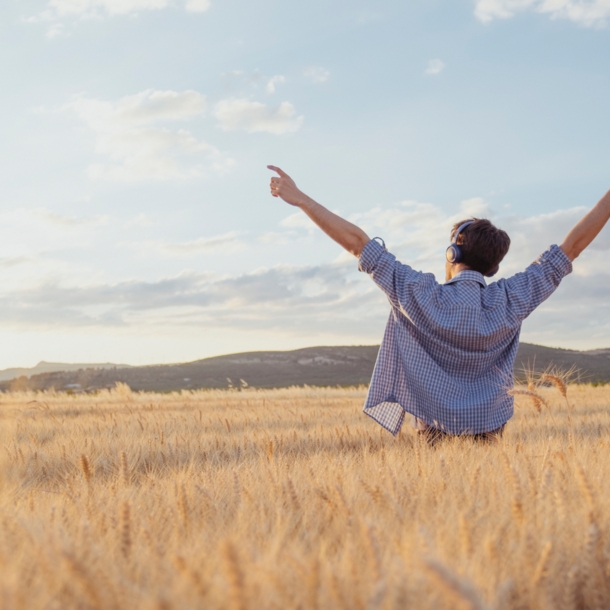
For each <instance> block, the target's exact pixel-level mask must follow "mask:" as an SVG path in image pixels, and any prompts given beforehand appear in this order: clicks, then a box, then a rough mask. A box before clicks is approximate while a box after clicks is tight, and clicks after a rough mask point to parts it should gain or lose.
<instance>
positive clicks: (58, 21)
mask: <svg viewBox="0 0 610 610" xmlns="http://www.w3.org/2000/svg"><path fill="white" fill-rule="evenodd" d="M211 5H212V4H211V2H210V0H49V2H48V4H47V8H46V9H45V10H44V11H41V12H40V13H37V14H36V15H33V16H31V17H28V18H26V19H24V21H25V22H27V23H41V22H42V23H48V24H50V25H49V27H48V29H47V34H46V35H47V38H50V39H53V38H57V37H59V36H62V35H65V32H66V31H65V24H66V21H70V22H71V23H75V22H77V21H81V20H84V19H102V18H105V17H117V16H128V15H138V14H140V13H143V12H147V11H159V10H162V9H167V8H176V7H178V8H179V7H183V9H184V10H185V11H186V12H187V13H204V12H206V11H207V10H208V9H209V8H210V7H211Z"/></svg>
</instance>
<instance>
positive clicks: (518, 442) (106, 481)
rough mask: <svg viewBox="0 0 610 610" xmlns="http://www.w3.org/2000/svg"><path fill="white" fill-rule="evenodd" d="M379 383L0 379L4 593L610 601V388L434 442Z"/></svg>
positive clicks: (176, 604)
mask: <svg viewBox="0 0 610 610" xmlns="http://www.w3.org/2000/svg"><path fill="white" fill-rule="evenodd" d="M365 392H366V390H365V389H364V388H354V389H317V388H304V389H288V390H260V391H259V390H250V389H246V390H243V391H238V390H228V391H198V392H192V393H191V392H184V393H179V394H178V393H175V394H166V395H161V394H136V393H132V392H130V391H129V389H128V388H127V387H125V386H123V387H119V388H117V389H116V390H114V391H112V392H101V393H99V394H97V395H94V396H85V395H77V396H68V395H65V394H54V393H44V394H25V393H22V394H4V395H0V403H1V404H0V417H1V418H2V420H1V428H0V429H1V432H0V434H1V435H2V445H3V451H2V457H1V458H0V459H1V460H2V461H1V465H2V470H1V479H0V485H1V500H0V524H1V527H0V562H1V570H2V571H1V580H0V583H1V584H0V607H1V608H2V609H3V610H4V609H11V610H12V609H15V610H17V609H21V608H23V609H28V610H35V609H41V610H42V609H45V610H52V609H60V608H62V609H63V608H79V609H89V608H92V609H94V608H126V609H138V608H151V609H152V608H159V609H171V608H176V609H178V608H179V609H189V608H193V609H194V608H206V609H207V608H210V609H214V608H227V609H234V610H238V609H239V610H243V609H246V608H248V609H266V608H270V609H271V608H277V609H283V608H301V609H303V610H305V609H309V608H333V609H334V608H337V609H350V610H351V609H356V610H358V609H362V610H369V609H377V608H379V609H382V608H383V609H385V608H387V609H389V608H416V609H422V608H423V609H426V608H435V609H436V608H452V609H453V608H472V609H479V608H497V609H529V608H531V609H541V608H542V609H543V608H549V609H559V610H563V609H576V608H579V609H585V608H586V609H588V608H595V609H597V608H599V609H603V608H609V607H610V586H609V584H608V583H609V582H610V511H609V508H610V484H608V482H607V481H608V475H609V473H610V460H609V459H608V455H609V448H610V435H609V432H610V415H609V411H610V387H606V388H604V387H597V388H594V387H591V386H570V387H569V388H568V393H567V401H566V399H565V398H564V397H563V396H562V395H561V393H560V391H559V390H558V389H557V388H555V387H541V388H536V392H538V393H539V394H540V395H541V396H542V397H543V398H544V399H545V401H546V404H545V403H541V402H540V401H539V400H538V404H537V405H536V402H537V399H534V400H533V401H532V400H531V399H532V397H531V396H527V395H517V396H516V400H517V409H516V415H515V417H514V418H513V420H512V421H511V422H510V423H509V425H508V427H507V430H506V433H505V436H504V438H503V440H502V441H501V442H500V443H498V444H495V445H476V444H473V443H472V442H471V441H468V440H461V439H457V440H451V441H447V442H445V443H444V444H441V445H438V446H437V447H434V448H430V447H428V446H427V445H425V444H423V443H422V442H421V441H420V440H419V439H418V438H417V437H416V436H415V435H414V434H413V433H412V432H411V431H410V430H409V429H408V427H407V426H406V425H405V428H404V430H403V432H402V433H401V435H400V436H399V437H397V438H394V437H392V436H391V435H390V434H389V433H387V432H385V431H383V430H382V429H381V428H380V427H379V426H378V425H377V424H375V423H374V422H373V421H372V420H370V419H369V418H368V417H366V416H365V415H364V414H362V412H361V406H362V403H363V401H364V397H365ZM536 406H538V407H540V409H541V412H540V413H539V412H538V410H537V408H536Z"/></svg>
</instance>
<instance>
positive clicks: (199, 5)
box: [184, 0, 212, 13]
mask: <svg viewBox="0 0 610 610" xmlns="http://www.w3.org/2000/svg"><path fill="white" fill-rule="evenodd" d="M210 6H212V3H211V2H210V0H186V4H185V5H184V8H185V9H186V10H187V11H188V12H189V13H205V11H207V10H208V9H209V8H210Z"/></svg>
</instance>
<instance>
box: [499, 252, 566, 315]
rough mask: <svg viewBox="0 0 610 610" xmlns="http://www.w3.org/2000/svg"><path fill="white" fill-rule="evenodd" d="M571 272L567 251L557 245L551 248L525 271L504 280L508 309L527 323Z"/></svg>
mask: <svg viewBox="0 0 610 610" xmlns="http://www.w3.org/2000/svg"><path fill="white" fill-rule="evenodd" d="M571 272H572V262H571V261H570V259H569V258H568V257H567V256H566V254H565V252H564V251H563V250H562V249H561V248H560V247H559V246H557V245H553V246H551V247H550V248H549V249H548V250H547V251H546V252H544V253H543V254H541V255H540V256H539V257H538V259H537V260H535V261H534V262H533V263H532V264H531V265H530V266H529V267H528V268H527V269H526V270H525V271H523V272H521V273H517V274H516V275H513V277H511V278H509V279H507V280H505V286H506V293H507V297H508V302H509V310H510V311H511V312H512V313H513V314H514V315H515V316H516V317H517V318H518V319H519V320H524V319H525V318H527V316H529V315H530V314H531V313H532V311H534V309H536V307H538V305H540V303H542V302H543V301H545V300H546V299H548V298H549V297H550V296H551V294H553V292H554V291H555V289H556V288H557V286H559V283H560V282H561V280H562V279H563V278H564V277H565V276H566V275H568V274H569V273H571Z"/></svg>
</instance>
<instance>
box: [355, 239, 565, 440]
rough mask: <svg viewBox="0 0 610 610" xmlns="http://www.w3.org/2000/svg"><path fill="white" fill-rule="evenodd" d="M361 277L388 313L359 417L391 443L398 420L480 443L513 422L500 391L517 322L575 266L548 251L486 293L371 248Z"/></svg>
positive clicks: (480, 285)
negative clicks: (378, 292) (481, 436)
mask: <svg viewBox="0 0 610 610" xmlns="http://www.w3.org/2000/svg"><path fill="white" fill-rule="evenodd" d="M376 239H377V238H376ZM359 269H360V271H364V272H365V273H368V274H369V275H370V276H371V277H372V278H373V280H374V281H375V283H376V284H377V285H378V286H379V287H380V288H381V289H382V290H383V291H384V292H385V293H386V295H387V297H388V300H389V301H390V304H391V305H392V311H391V313H390V319H389V320H388V324H387V327H386V330H385V335H384V337H383V341H382V344H381V349H380V350H379V355H378V357H377V363H376V364H375V370H374V372H373V378H372V380H371V385H370V387H369V392H368V396H367V399H366V403H365V406H364V412H365V413H366V414H367V415H370V416H371V417H372V418H373V419H374V420H376V421H377V422H378V423H379V424H381V425H382V426H383V427H384V428H386V429H387V430H389V431H390V432H391V433H392V434H397V433H398V431H399V430H400V427H401V426H402V423H403V420H404V416H405V412H408V413H411V414H412V415H414V416H415V417H416V418H418V419H419V420H422V421H423V422H425V423H426V424H428V425H429V426H433V427H435V428H439V429H441V430H444V431H446V432H448V433H450V434H478V433H481V432H489V431H492V430H495V429H497V428H499V427H500V426H502V425H503V424H504V423H506V422H507V421H508V420H509V419H510V418H511V417H512V415H513V411H514V405H513V397H512V396H509V395H508V394H507V390H509V389H510V388H512V386H513V364H514V361H515V356H516V355H517V348H518V347H519V333H520V331H521V323H522V322H523V320H524V319H525V318H526V317H527V316H529V314H530V313H532V311H534V309H536V307H538V305H540V303H542V302H543V301H544V300H545V299H547V298H548V297H549V296H550V295H551V294H552V293H553V291H554V290H555V288H557V286H558V285H559V283H560V282H561V280H562V278H563V277H564V276H566V275H567V274H568V273H570V272H571V271H572V263H571V262H570V260H569V259H568V257H567V256H566V255H565V254H564V252H563V250H561V248H559V247H558V246H551V247H550V248H549V249H548V250H547V251H546V252H545V253H544V254H542V255H541V256H540V257H539V258H538V260H536V261H535V262H534V263H532V264H531V265H530V266H529V267H528V268H527V269H526V270H525V271H524V272H522V273H517V274H516V275H514V276H513V277H511V278H509V279H501V280H499V281H497V282H494V283H492V284H490V285H489V286H487V285H486V284H485V280H484V279H483V276H482V275H481V274H480V273H478V272H476V271H462V272H461V273H459V274H458V275H456V276H455V277H454V278H453V279H451V280H450V281H448V282H447V283H446V284H442V285H441V284H438V283H437V282H436V280H435V278H434V275H432V274H431V273H421V272H420V271H415V270H414V269H412V268H411V267H409V266H408V265H403V264H402V263H400V262H399V261H397V260H396V257H395V256H394V255H392V254H390V253H389V252H388V251H387V250H386V248H385V244H384V245H381V244H380V243H379V242H377V241H376V240H375V239H374V240H371V241H370V242H369V243H368V244H367V245H366V246H365V247H364V249H363V251H362V254H361V255H360V261H359Z"/></svg>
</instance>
